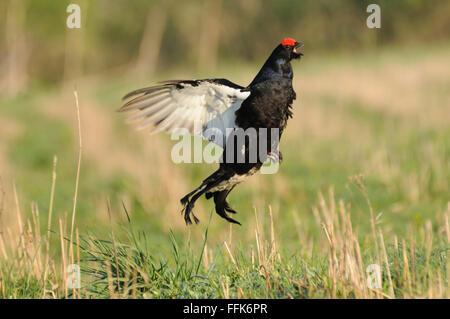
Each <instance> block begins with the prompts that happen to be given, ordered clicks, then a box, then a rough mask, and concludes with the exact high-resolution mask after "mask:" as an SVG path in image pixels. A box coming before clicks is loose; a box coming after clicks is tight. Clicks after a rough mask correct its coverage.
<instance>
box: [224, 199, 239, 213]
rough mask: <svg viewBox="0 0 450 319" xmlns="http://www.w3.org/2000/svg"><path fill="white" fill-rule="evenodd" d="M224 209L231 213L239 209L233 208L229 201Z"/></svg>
mask: <svg viewBox="0 0 450 319" xmlns="http://www.w3.org/2000/svg"><path fill="white" fill-rule="evenodd" d="M224 209H225V210H226V211H227V212H229V213H231V214H237V211H235V210H234V209H233V208H231V207H230V204H228V203H227V202H225V206H224Z"/></svg>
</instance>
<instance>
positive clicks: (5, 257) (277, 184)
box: [0, 45, 450, 298]
mask: <svg viewBox="0 0 450 319" xmlns="http://www.w3.org/2000/svg"><path fill="white" fill-rule="evenodd" d="M449 55H450V46H448V45H442V46H427V47H414V48H410V47H409V48H390V49H384V50H382V51H376V52H366V53H360V54H358V55H356V54H355V55H342V56H341V55H339V56H319V57H310V56H308V55H307V54H306V56H305V57H304V59H303V60H301V61H300V63H296V62H294V72H295V83H294V88H295V90H296V91H297V100H296V101H295V104H294V118H293V119H292V120H291V121H290V122H289V123H288V127H287V130H286V133H285V135H284V136H283V139H282V142H281V147H280V149H281V151H282V152H283V155H284V161H283V162H282V165H281V167H280V171H279V172H278V173H277V174H274V175H257V176H253V177H252V178H251V179H249V180H248V181H247V182H246V183H244V184H242V185H239V186H238V187H237V188H236V189H235V191H234V192H233V193H232V194H231V195H230V197H229V200H230V204H231V205H232V207H234V208H235V209H236V210H237V211H238V213H239V214H238V215H237V216H236V218H237V220H239V221H240V222H241V223H242V224H243V225H242V226H236V225H234V226H230V225H229V224H228V223H226V222H225V221H224V220H222V219H221V218H219V217H218V216H217V215H216V214H215V213H214V212H213V203H212V202H211V201H206V200H205V199H201V200H199V201H198V202H197V205H196V215H197V216H198V217H199V218H200V220H201V223H200V224H199V225H197V226H192V227H186V226H185V225H184V220H183V218H182V217H181V215H180V210H181V207H180V204H179V199H180V198H181V197H182V196H183V195H184V194H185V193H187V192H188V191H190V190H191V189H192V188H194V187H195V186H197V185H198V184H199V183H200V182H201V181H202V179H203V178H204V177H206V176H207V175H209V174H210V173H211V172H212V171H213V170H215V167H216V165H212V164H211V165H206V164H180V165H175V164H173V163H172V162H171V161H170V151H171V146H172V145H173V144H174V143H175V142H174V141H171V140H170V138H169V136H167V135H164V134H160V135H156V136H149V135H147V134H145V133H144V132H136V131H135V130H133V128H132V127H130V126H127V125H126V124H124V117H123V114H119V113H116V112H115V110H117V109H118V108H119V106H120V98H121V96H122V95H124V94H125V93H127V92H128V91H130V90H132V89H135V88H137V87H140V86H144V85H147V84H150V83H153V82H155V81H158V80H163V79H170V78H194V77H195V78H201V77H210V76H212V74H192V73H189V72H186V71H180V72H178V73H170V74H160V75H159V76H158V77H157V78H152V79H146V81H139V82H133V81H131V80H129V79H127V76H126V74H122V73H121V72H120V71H116V73H114V74H110V75H108V76H104V77H87V78H85V79H83V80H81V81H79V82H78V83H77V92H78V95H79V110H80V123H81V137H82V138H81V141H82V148H81V149H80V148H79V137H78V121H77V108H76V105H75V99H74V95H73V88H72V87H70V86H64V87H60V88H53V89H48V88H43V87H39V86H36V87H35V88H34V89H32V90H30V91H29V92H28V93H27V94H23V95H21V96H18V97H16V98H14V99H11V98H5V97H0V103H1V105H2V107H1V108H0V177H1V179H0V296H1V297H3V298H64V297H69V298H72V297H75V298H80V297H81V298H110V297H112V298H201V297H203V298H266V297H267V298H449V297H450V288H449V278H450V263H449V262H448V254H449V249H450V227H449V218H450V189H449V184H450V182H449V181H450V125H449V124H450V65H449V63H448V56H449ZM258 68H259V66H256V65H241V66H227V67H225V66H223V68H222V69H221V70H220V71H219V72H215V74H221V75H222V76H223V77H226V78H229V79H232V80H234V81H236V82H237V83H241V84H245V83H248V82H249V81H250V80H251V78H252V75H253V74H255V72H256V71H257V69H258ZM114 79H115V80H114ZM80 150H81V166H80V175H79V184H77V183H76V181H77V168H78V156H79V152H80ZM75 193H76V202H75V204H76V206H75V207H74V194H75ZM72 221H74V224H73V225H72ZM48 226H49V227H48ZM73 263H75V264H79V265H81V288H79V289H69V288H68V286H67V282H66V278H67V276H68V275H69V273H66V271H65V270H66V269H67V266H68V265H69V264H73ZM371 264H376V265H379V266H380V269H381V285H382V287H381V288H369V287H368V286H367V284H366V282H367V279H368V277H370V276H371V275H372V273H371V272H370V271H369V272H367V271H366V270H367V267H368V266H369V265H371ZM370 278H373V277H370Z"/></svg>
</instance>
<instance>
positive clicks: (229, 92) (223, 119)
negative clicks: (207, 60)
mask: <svg viewBox="0 0 450 319" xmlns="http://www.w3.org/2000/svg"><path fill="white" fill-rule="evenodd" d="M249 95H250V92H248V91H245V90H244V88H243V87H242V86H239V85H237V84H234V83H233V82H230V81H228V80H225V79H204V80H177V81H167V82H162V83H161V84H160V85H157V86H152V87H147V88H143V89H139V90H136V91H133V92H131V93H128V94H127V95H125V96H124V98H123V99H124V100H125V101H127V100H128V101H127V102H125V104H124V105H123V106H122V107H121V108H120V109H119V111H120V112H124V111H132V112H133V114H132V115H131V116H130V118H129V121H131V122H135V121H136V122H139V124H138V128H139V129H145V128H147V127H152V133H156V132H161V131H167V132H169V133H170V132H173V131H175V130H178V129H187V130H188V131H189V132H190V133H191V134H195V135H200V136H202V137H203V138H205V139H207V140H209V141H211V142H213V143H215V144H217V145H219V146H221V147H223V145H225V143H226V138H227V134H226V133H227V128H234V127H235V126H236V123H235V121H236V115H235V112H236V110H238V109H239V108H240V106H241V104H242V102H243V101H244V100H245V99H246V98H247V97H248V96H249ZM212 131H213V132H215V133H217V132H218V131H219V132H220V133H221V134H222V137H223V138H219V139H218V138H217V135H216V136H213V137H211V132H212ZM229 131H230V130H228V132H229ZM213 135H214V134H213Z"/></svg>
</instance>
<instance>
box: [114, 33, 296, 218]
mask: <svg viewBox="0 0 450 319" xmlns="http://www.w3.org/2000/svg"><path fill="white" fill-rule="evenodd" d="M301 46H302V43H299V42H296V41H295V40H293V39H291V38H287V39H284V40H283V42H282V43H281V44H280V45H278V46H277V47H276V48H275V49H274V50H273V52H272V54H271V55H270V56H269V58H268V59H267V61H266V62H265V63H264V65H263V67H262V68H261V69H260V71H259V72H258V74H257V75H256V77H255V78H254V79H253V81H252V82H251V83H250V84H249V85H248V86H247V87H242V86H239V85H237V84H235V83H233V82H231V81H229V80H226V79H205V80H184V81H167V82H163V83H162V84H161V85H159V86H154V87H148V88H144V89H139V90H136V91H134V92H131V93H129V94H127V95H126V96H125V99H129V98H131V97H134V98H133V99H132V100H130V101H128V102H127V103H125V104H124V105H123V106H122V108H121V109H120V110H119V111H134V112H135V114H134V115H133V116H132V117H131V119H132V120H140V121H141V125H140V127H146V126H149V125H151V126H153V128H154V131H161V130H165V131H168V132H171V131H174V130H176V129H178V128H180V127H181V128H186V129H187V130H188V131H189V132H190V133H193V134H199V135H201V136H202V137H204V138H208V137H207V136H206V131H207V130H208V129H216V130H220V131H221V132H222V133H223V139H221V140H220V139H219V140H214V141H213V142H214V143H215V144H218V145H220V146H221V147H223V148H224V152H223V155H222V159H221V162H220V166H219V168H218V169H217V170H216V171H215V172H214V173H213V174H211V175H210V176H209V177H207V178H206V179H205V180H204V181H203V182H202V183H201V185H200V186H199V187H198V188H196V189H195V190H193V191H192V192H190V193H189V194H187V195H186V196H184V197H183V198H182V199H181V204H182V205H183V209H182V213H183V214H184V219H185V221H186V224H191V223H192V219H193V220H194V222H195V223H198V218H197V217H196V216H195V215H194V214H193V211H192V210H193V208H194V204H195V202H196V200H197V199H198V198H200V197H201V196H202V195H205V197H206V198H207V199H210V198H211V197H213V198H214V203H215V208H216V212H217V214H218V215H219V216H221V217H223V218H224V219H226V220H227V221H229V222H231V223H237V224H240V223H239V222H238V221H236V220H234V219H233V218H231V217H230V216H229V215H228V214H227V213H231V214H235V213H236V211H235V210H234V209H232V208H231V207H230V205H229V204H228V202H227V200H226V198H227V196H228V194H229V193H230V192H231V191H232V190H233V188H234V187H235V186H236V185H237V184H238V183H240V182H241V181H242V180H243V179H244V178H245V177H247V176H250V175H253V174H255V173H256V172H257V171H259V170H260V169H261V166H262V165H263V163H264V162H265V161H266V160H267V158H268V157H271V158H278V159H282V156H281V153H280V152H279V150H278V144H277V143H274V142H273V136H271V134H272V131H271V130H270V129H272V128H273V129H278V132H276V133H275V134H278V136H277V139H275V140H279V139H280V138H281V135H282V133H283V131H284V129H285V127H286V125H287V121H288V119H289V118H290V117H292V111H291V107H292V103H293V101H294V100H295V98H296V94H295V91H294V89H293V87H292V79H293V71H292V67H291V63H290V62H291V60H292V59H298V58H300V57H301V56H302V53H299V52H297V49H298V48H299V47H301ZM136 96H137V97H136ZM198 120H200V121H202V132H195V131H194V121H198ZM226 129H232V132H231V133H230V134H228V135H227V134H226V133H225V131H226ZM241 129H242V130H244V131H245V130H252V129H255V130H256V131H255V132H256V134H253V135H252V134H249V135H246V136H245V140H244V141H243V143H241V144H239V143H238V142H236V141H237V140H238V137H237V136H235V135H234V132H237V131H238V130H241ZM259 129H267V130H266V132H267V134H265V135H263V134H260V130H259ZM251 139H254V140H253V141H251ZM260 139H266V145H265V146H266V148H265V150H266V151H265V152H264V153H263V156H260V157H258V158H257V159H256V161H255V160H252V157H251V152H252V151H254V149H251V147H250V142H256V143H255V144H253V145H257V150H258V151H259V147H260V146H261V145H263V144H260V142H261V143H262V142H264V141H260ZM208 140H211V139H208ZM230 150H231V151H232V154H233V156H231V157H228V156H225V154H226V153H227V151H230ZM191 217H192V219H191Z"/></svg>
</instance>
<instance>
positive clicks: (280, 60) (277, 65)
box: [249, 55, 294, 86]
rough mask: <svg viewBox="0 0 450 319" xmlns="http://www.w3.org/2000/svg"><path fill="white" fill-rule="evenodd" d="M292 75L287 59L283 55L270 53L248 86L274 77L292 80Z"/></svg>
mask: <svg viewBox="0 0 450 319" xmlns="http://www.w3.org/2000/svg"><path fill="white" fill-rule="evenodd" d="M293 76H294V74H293V71H292V66H291V63H290V61H289V60H287V59H286V58H285V57H279V56H274V55H271V56H270V57H269V58H268V59H267V61H266V62H265V63H264V65H263V67H262V68H261V70H259V72H258V74H257V75H256V76H255V78H254V79H253V81H252V82H251V83H250V85H249V86H252V85H255V84H257V83H260V82H263V81H266V80H270V79H276V78H286V79H289V80H292V78H293Z"/></svg>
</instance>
